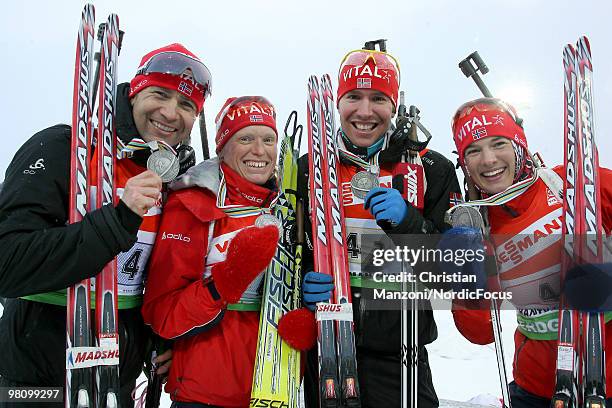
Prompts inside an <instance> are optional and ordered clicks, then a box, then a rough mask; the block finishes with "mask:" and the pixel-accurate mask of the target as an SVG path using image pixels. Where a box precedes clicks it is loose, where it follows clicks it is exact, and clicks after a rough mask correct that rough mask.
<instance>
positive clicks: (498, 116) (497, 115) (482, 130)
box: [452, 98, 527, 164]
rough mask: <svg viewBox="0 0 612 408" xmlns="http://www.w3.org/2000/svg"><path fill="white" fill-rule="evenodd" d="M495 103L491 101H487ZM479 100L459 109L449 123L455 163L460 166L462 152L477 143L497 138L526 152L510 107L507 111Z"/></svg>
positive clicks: (519, 129) (524, 139) (520, 130)
mask: <svg viewBox="0 0 612 408" xmlns="http://www.w3.org/2000/svg"><path fill="white" fill-rule="evenodd" d="M491 101H493V102H495V101H496V100H495V99H492V98H491ZM493 102H489V101H488V99H481V100H476V101H472V102H468V103H466V104H464V105H463V106H461V107H460V108H459V109H458V110H457V113H456V114H455V119H454V120H453V124H452V130H453V140H454V141H455V146H456V147H457V152H458V153H459V163H461V164H463V163H464V161H463V160H464V152H465V149H466V148H467V147H468V146H469V145H470V144H472V143H474V142H475V141H477V140H480V139H483V138H485V137H491V136H501V137H505V138H507V139H510V140H514V141H515V142H516V143H518V144H519V145H520V146H522V147H524V148H525V150H527V138H525V132H524V130H523V128H522V127H520V126H519V125H518V124H517V123H516V121H515V119H514V118H515V117H516V115H514V112H513V111H512V107H510V106H509V105H507V109H505V108H503V107H502V106H500V105H498V104H497V103H496V102H495V103H493Z"/></svg>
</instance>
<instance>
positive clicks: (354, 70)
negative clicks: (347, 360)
mask: <svg viewBox="0 0 612 408" xmlns="http://www.w3.org/2000/svg"><path fill="white" fill-rule="evenodd" d="M399 76H400V74H399V64H397V61H396V60H395V58H393V56H391V55H390V54H387V53H384V52H379V51H373V50H356V51H353V52H351V53H349V54H348V55H347V56H346V57H345V58H344V60H343V61H342V64H341V67H340V71H339V74H338V84H339V85H338V97H337V104H338V111H339V114H340V123H341V132H340V136H339V138H338V147H339V155H340V163H339V164H338V170H337V173H338V177H339V187H340V186H341V187H342V188H341V191H342V200H341V202H342V203H343V206H344V213H345V224H346V236H347V251H348V254H349V256H348V258H349V270H350V272H351V290H352V294H353V322H354V330H355V343H356V347H357V367H358V378H359V386H360V391H361V403H362V407H377V408H378V407H399V406H400V389H401V386H400V382H401V381H400V379H401V352H400V351H401V347H400V341H401V336H400V327H401V321H400V319H401V315H400V312H399V310H397V309H395V310H381V308H380V304H379V305H378V306H373V304H374V303H373V302H372V300H373V288H375V287H376V282H375V281H373V280H371V279H367V277H366V276H365V275H364V274H363V271H362V267H361V259H360V258H361V256H362V255H363V253H364V252H363V248H360V247H359V245H360V243H361V244H363V241H362V238H363V234H373V233H377V231H378V232H379V233H381V234H382V233H384V234H387V235H393V234H434V233H438V232H441V231H443V230H445V229H446V228H447V226H446V225H445V224H444V214H445V212H446V210H447V209H448V208H449V205H450V201H451V199H454V198H456V197H458V196H460V188H459V183H458V181H457V176H456V173H455V167H454V166H453V164H452V163H451V162H450V161H449V160H448V159H446V158H445V157H444V156H442V155H441V154H439V153H437V152H435V151H433V150H427V149H425V150H422V151H421V152H420V154H419V155H418V156H417V158H416V159H415V160H416V162H417V163H419V164H422V166H423V169H424V176H425V180H426V191H425V192H424V196H423V197H422V198H421V201H420V202H419V203H417V206H415V205H413V204H411V203H409V202H408V201H407V200H406V198H407V197H406V196H405V195H403V194H402V193H400V191H399V190H401V189H402V188H401V187H399V185H401V183H399V185H398V183H397V182H396V181H397V180H398V179H397V177H398V175H399V176H400V177H399V180H401V179H403V176H404V174H405V173H404V174H399V173H401V170H399V173H398V169H399V167H398V166H397V164H398V163H400V161H402V157H403V156H404V157H406V156H407V155H408V147H409V145H410V141H409V140H408V138H407V136H406V134H405V132H403V130H404V127H405V126H407V122H406V121H403V122H400V123H399V124H398V128H397V129H395V127H394V126H393V125H392V123H391V119H392V118H393V116H394V114H395V113H396V112H397V108H398V105H397V101H398V90H399ZM299 166H300V171H299V175H300V176H299V177H300V179H299V180H298V186H299V187H301V188H302V190H301V191H299V192H298V193H299V195H300V196H301V197H303V198H304V201H305V202H306V203H308V198H307V197H308V192H307V191H306V190H305V189H306V188H307V186H308V174H307V172H308V163H307V157H306V156H303V157H302V158H300V162H299ZM404 171H406V170H405V169H404ZM364 180H365V181H367V180H374V181H375V182H373V183H372V185H371V186H370V187H371V189H370V188H368V189H365V190H364V189H362V190H360V188H361V187H363V183H364ZM393 187H395V188H393ZM368 190H369V192H368ZM311 193H312V192H311ZM404 193H405V192H404ZM419 206H420V208H418V207H419ZM308 213H309V210H308V209H307V210H306V214H308ZM305 218H306V220H307V225H306V226H305V231H307V232H308V233H310V232H311V225H310V222H308V221H309V220H308V217H305ZM379 225H382V228H381V227H380V226H379ZM308 241H309V242H312V241H311V240H310V239H309V240H308ZM308 257H309V258H310V254H308ZM305 258H306V256H305ZM304 265H305V269H304V270H306V271H308V270H310V271H312V261H311V259H305V264H304ZM302 289H303V300H304V302H305V303H306V306H308V307H309V308H311V309H314V305H315V304H316V302H318V301H325V300H327V299H329V298H330V295H331V292H330V290H331V279H329V276H327V275H322V274H319V273H317V272H309V273H307V274H306V275H305V277H304V283H303V288H302ZM423 309H425V310H420V311H419V344H420V347H419V378H418V391H419V395H418V404H419V408H423V407H437V406H438V398H437V396H436V392H435V390H434V387H433V382H432V378H431V371H430V368H429V361H428V356H427V350H426V349H425V347H424V345H426V344H429V343H431V342H433V341H434V340H435V339H436V337H437V328H436V324H435V321H434V318H433V312H432V310H431V307H425V308H423ZM316 354H317V352H316V350H313V351H311V352H310V353H309V358H308V364H307V370H306V377H305V397H306V405H307V407H318V406H319V405H318V394H319V390H318V380H317V376H318V368H317V355H316Z"/></svg>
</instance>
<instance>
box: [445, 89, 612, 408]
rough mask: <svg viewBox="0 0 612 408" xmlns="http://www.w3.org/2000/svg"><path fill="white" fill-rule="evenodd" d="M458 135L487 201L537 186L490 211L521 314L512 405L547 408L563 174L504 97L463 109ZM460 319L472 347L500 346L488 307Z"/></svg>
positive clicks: (468, 172) (610, 334)
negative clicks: (536, 151)
mask: <svg viewBox="0 0 612 408" xmlns="http://www.w3.org/2000/svg"><path fill="white" fill-rule="evenodd" d="M452 129H453V137H454V141H455V145H456V147H457V152H458V153H459V163H460V164H461V166H462V168H463V169H464V172H465V177H466V179H467V181H468V182H469V183H471V184H472V185H473V186H474V187H475V190H476V192H477V193H478V194H479V195H480V196H482V197H484V198H486V197H490V196H492V195H494V194H497V193H500V192H502V191H506V192H508V190H506V189H507V188H508V187H510V186H511V185H514V184H516V183H519V182H521V181H527V180H529V179H532V180H534V182H533V183H529V182H525V183H523V184H525V185H528V187H526V188H524V189H518V191H516V192H515V193H514V194H510V195H508V200H507V201H506V200H502V201H506V202H504V203H503V204H500V205H496V206H488V207H487V215H488V222H489V226H490V234H491V237H493V242H494V246H495V255H496V259H497V266H498V271H499V275H498V278H499V284H500V286H501V289H502V290H504V291H505V292H510V293H512V303H513V304H514V305H515V307H516V308H517V322H518V328H517V330H516V333H515V336H514V341H515V356H514V361H513V374H514V381H513V382H512V383H511V384H510V395H511V402H512V405H513V407H514V408H517V407H542V408H544V407H545V408H548V407H549V406H550V400H551V398H552V395H553V392H554V387H555V364H556V355H557V337H558V335H557V330H558V310H557V309H558V297H559V293H560V291H561V285H560V278H559V272H560V269H561V268H560V262H561V257H560V254H561V251H562V248H561V246H560V244H561V240H560V238H561V226H562V223H563V215H562V212H563V211H562V207H563V203H562V201H561V199H560V197H561V195H560V192H561V190H562V188H563V182H562V179H561V175H562V174H563V171H564V169H563V168H562V167H561V166H560V167H557V168H555V169H554V171H553V170H548V169H544V168H540V169H537V170H536V169H535V168H534V164H533V162H532V159H531V156H530V155H529V153H528V150H527V139H526V138H525V133H524V131H523V128H522V126H521V123H520V121H518V120H517V118H516V112H515V111H514V109H513V108H512V107H511V106H509V105H508V104H506V103H504V102H503V101H501V100H499V99H494V98H481V99H476V100H474V101H470V102H467V103H465V104H463V105H462V106H461V107H460V108H459V109H458V110H457V112H456V113H455V116H454V118H453V123H452ZM600 177H601V202H602V214H603V217H602V219H603V225H604V230H605V231H606V234H610V230H611V228H612V208H611V204H612V172H611V171H610V170H608V169H605V168H601V169H600ZM453 316H454V319H455V324H456V326H457V328H458V329H459V331H460V332H461V333H462V334H463V336H464V337H466V338H467V339H468V340H470V341H471V342H473V343H476V344H489V343H492V342H493V331H492V326H491V319H490V313H489V311H488V309H487V310H482V309H481V310H463V308H461V307H459V304H458V303H455V304H454V310H453ZM606 317H607V319H606V322H608V323H607V324H606V333H605V335H606V343H605V349H606V350H608V352H607V353H606V354H607V358H606V367H607V371H608V373H612V370H611V369H612V358H610V354H611V352H612V324H610V323H609V321H610V318H612V315H610V314H609V313H607V314H606ZM607 390H608V391H607V393H608V394H607V397H608V398H609V397H610V396H612V375H608V377H607ZM608 406H610V400H609V399H608Z"/></svg>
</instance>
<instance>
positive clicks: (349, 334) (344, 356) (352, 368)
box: [321, 74, 361, 407]
mask: <svg viewBox="0 0 612 408" xmlns="http://www.w3.org/2000/svg"><path fill="white" fill-rule="evenodd" d="M321 95H322V98H323V101H322V102H323V103H322V104H321V118H322V119H323V121H324V123H325V141H324V143H322V144H321V145H322V146H324V148H323V150H324V151H326V153H327V160H324V165H323V168H324V169H325V170H326V173H327V175H326V177H325V178H324V180H326V181H327V183H328V186H329V188H328V189H326V190H325V192H326V193H327V194H328V195H329V197H328V203H329V204H330V205H329V206H327V220H329V221H331V231H332V235H331V237H332V238H333V239H332V240H331V245H330V246H329V249H330V251H331V256H330V258H331V261H332V263H331V267H332V271H333V274H334V286H335V290H334V301H335V303H336V304H337V305H340V306H341V308H342V310H343V311H345V312H346V315H345V316H344V318H341V319H338V320H336V329H337V335H336V336H337V343H338V358H339V363H338V366H339V367H338V368H339V373H340V386H341V387H342V403H343V404H344V406H346V407H359V406H361V401H360V398H359V383H358V381H357V358H356V350H355V333H354V331H353V308H352V303H351V286H350V275H349V269H348V255H347V252H346V226H345V224H344V207H343V205H342V195H341V188H340V185H339V182H340V180H339V177H340V175H339V172H338V161H339V158H338V147H337V143H336V123H335V104H334V96H333V95H334V92H333V89H332V83H331V78H330V77H329V75H327V74H325V75H323V77H322V78H321ZM328 225H329V223H328Z"/></svg>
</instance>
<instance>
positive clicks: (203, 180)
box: [169, 157, 277, 206]
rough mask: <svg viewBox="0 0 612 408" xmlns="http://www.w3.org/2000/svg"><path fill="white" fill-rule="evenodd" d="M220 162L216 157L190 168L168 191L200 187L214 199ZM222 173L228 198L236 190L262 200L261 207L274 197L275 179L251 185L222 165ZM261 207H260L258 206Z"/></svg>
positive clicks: (232, 195)
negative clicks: (259, 184)
mask: <svg viewBox="0 0 612 408" xmlns="http://www.w3.org/2000/svg"><path fill="white" fill-rule="evenodd" d="M221 165H222V164H221V162H220V161H219V158H218V157H213V158H212V159H209V160H205V161H203V162H201V163H199V164H198V165H196V166H193V167H191V168H190V169H189V170H187V171H186V172H185V174H183V175H182V176H180V177H179V178H177V179H176V180H174V181H173V182H171V183H170V186H169V187H170V190H174V191H176V190H183V189H186V188H190V187H201V188H204V189H206V190H208V191H210V192H212V193H213V194H214V195H215V197H216V196H217V195H218V194H219V187H220V184H221V172H220V166H221ZM223 171H224V173H225V176H226V185H227V188H228V192H229V194H228V195H229V197H234V196H235V194H234V191H235V190H236V189H238V190H240V191H242V192H245V193H247V194H248V195H256V196H257V197H260V198H262V199H263V201H262V205H265V204H269V202H270V200H272V199H273V198H274V197H275V196H276V189H277V188H276V178H274V177H272V178H271V179H270V180H268V182H267V183H266V184H264V185H263V186H258V185H255V184H252V183H250V182H248V181H246V180H244V179H242V178H241V177H240V176H238V175H237V174H236V173H235V172H234V171H233V170H231V169H229V167H228V166H225V165H223ZM237 179H240V180H242V182H241V183H238V184H240V186H237V185H236V184H237V183H236V181H235V180H237ZM232 204H246V205H254V204H253V203H252V202H233V203H232ZM259 206H261V205H259Z"/></svg>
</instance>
